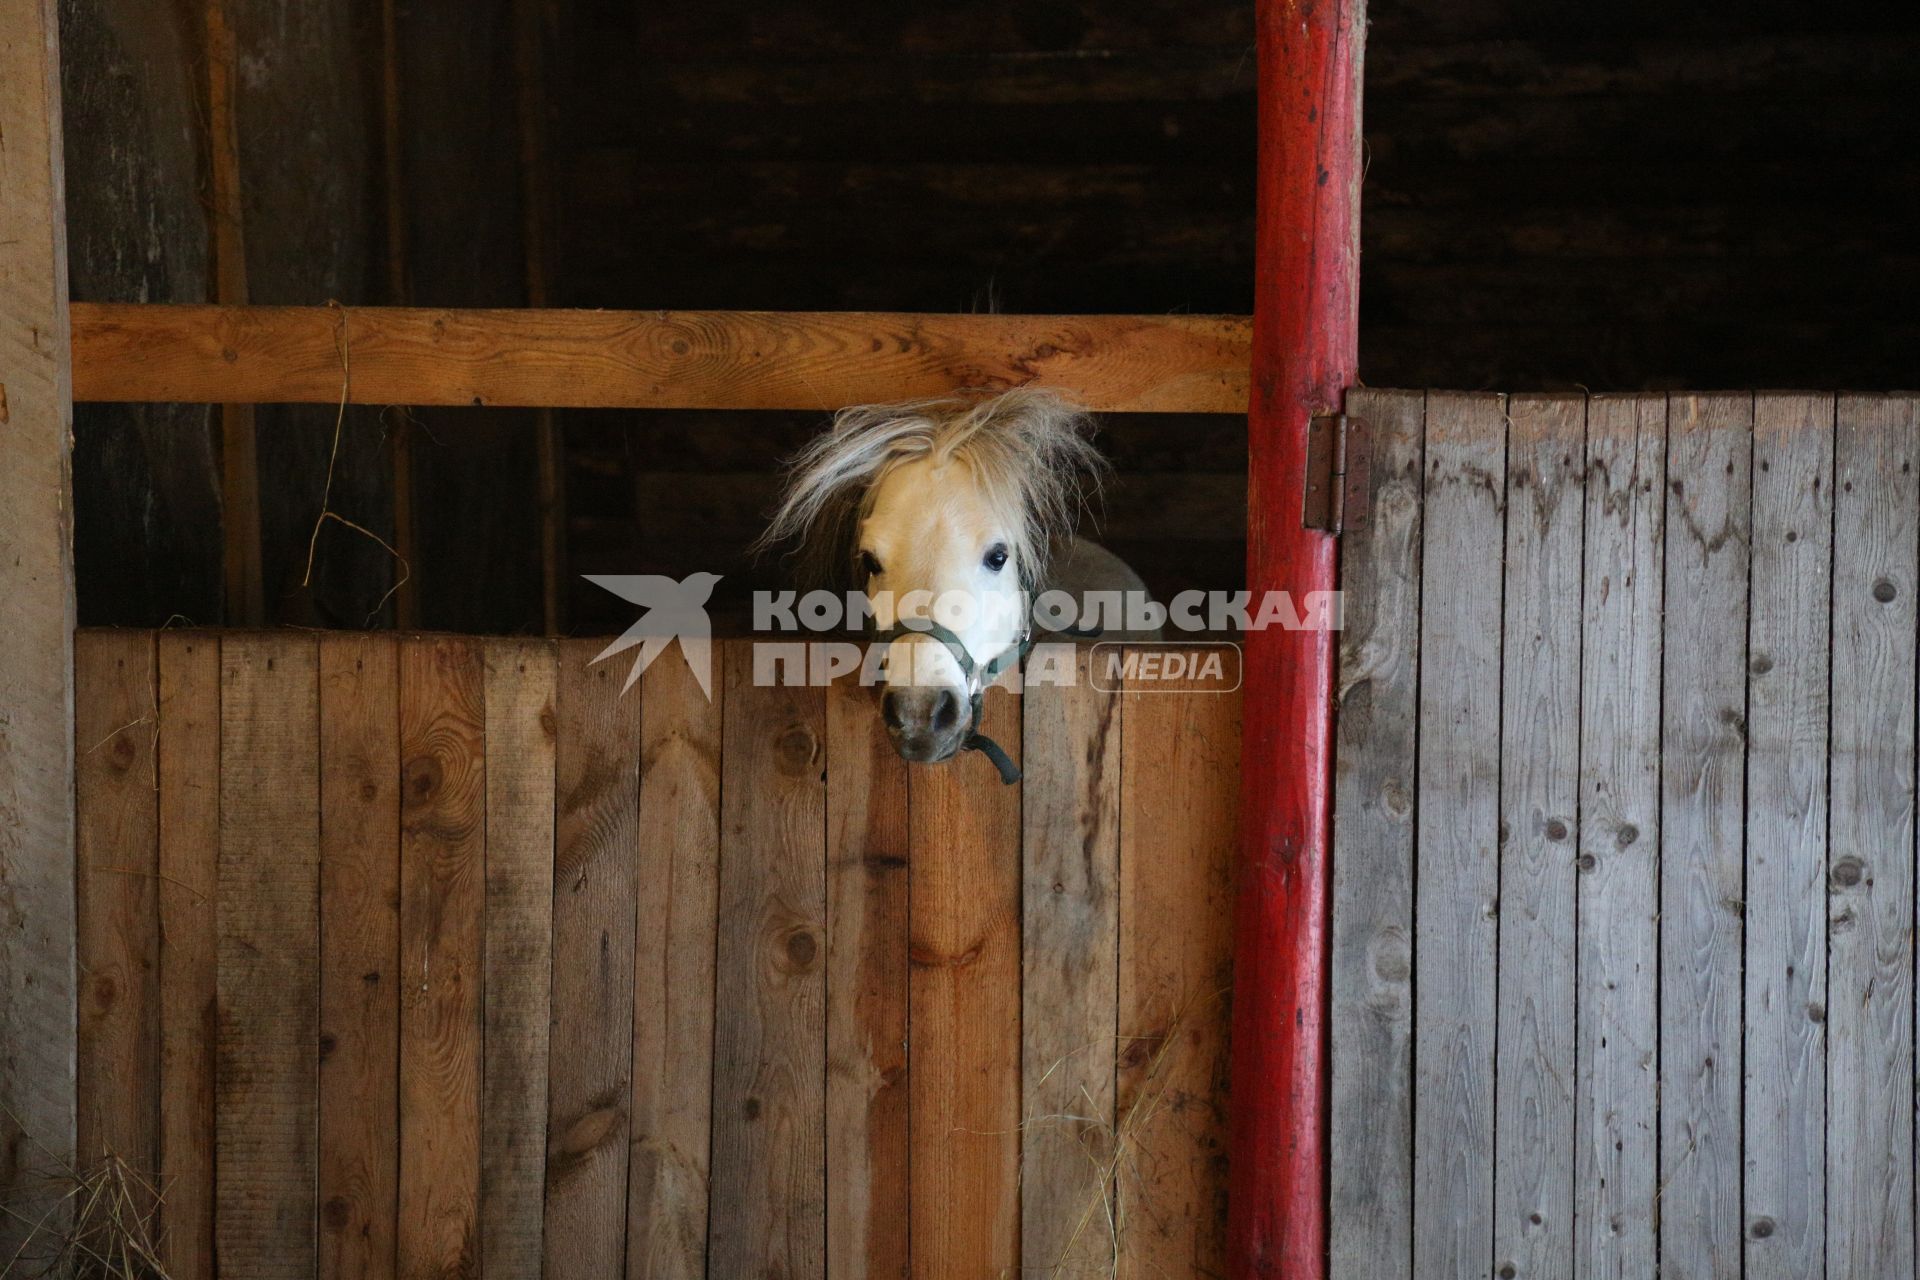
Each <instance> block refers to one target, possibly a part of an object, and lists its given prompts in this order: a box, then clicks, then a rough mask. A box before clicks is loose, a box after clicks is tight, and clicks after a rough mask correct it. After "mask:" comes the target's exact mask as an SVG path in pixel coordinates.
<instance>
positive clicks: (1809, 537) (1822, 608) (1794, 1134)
mask: <svg viewBox="0 0 1920 1280" xmlns="http://www.w3.org/2000/svg"><path fill="white" fill-rule="evenodd" d="M1833 407H1834V406H1833V397H1832V396H1793V395H1762V396H1757V397H1756V398H1755V400H1754V406H1753V544H1752V547H1751V548H1750V551H1749V554H1750V555H1751V557H1752V561H1751V568H1750V573H1749V580H1748V581H1749V585H1748V591H1749V593H1750V599H1749V601H1748V612H1749V614H1750V615H1751V618H1750V621H1749V622H1748V625H1747V643H1748V645H1749V647H1750V650H1751V652H1750V654H1749V657H1748V661H1747V779H1746V788H1747V815H1746V816H1747V869H1746V877H1747V880H1746V894H1745V900H1746V922H1747V929H1746V936H1747V956H1746V998H1745V1016H1744V1034H1745V1046H1744V1052H1743V1053H1742V1055H1741V1061H1742V1065H1743V1069H1744V1073H1745V1075H1744V1089H1743V1090H1742V1098H1743V1106H1744V1109H1745V1119H1744V1125H1745V1128H1744V1137H1743V1141H1742V1150H1743V1153H1744V1159H1745V1162H1746V1165H1745V1178H1744V1183H1743V1185H1744V1187H1745V1193H1744V1194H1745V1199H1746V1205H1745V1222H1746V1233H1747V1236H1746V1239H1747V1243H1746V1254H1747V1256H1746V1275H1747V1277H1748V1280H1763V1278H1766V1277H1778V1278H1779V1280H1788V1278H1789V1277H1800V1276H1811V1275H1816V1274H1818V1273H1819V1271H1820V1269H1821V1267H1822V1265H1823V1263H1824V1260H1825V1255H1826V1235H1825V1217H1826V1128H1827V1105H1826V1103H1827V1100H1826V1071H1827V1041H1826V1027H1825V1022H1826V1016H1827V1009H1826V1003H1827V903H1826V880H1827V759H1826V756H1827V679H1828V666H1827V652H1828V639H1829V634H1830V630H1829V629H1830V627H1831V623H1832V603H1833V601H1832V590H1831V569H1832V561H1833V541H1832V534H1833V504H1832V495H1833Z"/></svg>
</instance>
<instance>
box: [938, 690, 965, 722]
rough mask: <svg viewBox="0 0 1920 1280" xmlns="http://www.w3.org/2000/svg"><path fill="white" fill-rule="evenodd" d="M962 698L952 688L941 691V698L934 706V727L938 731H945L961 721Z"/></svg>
mask: <svg viewBox="0 0 1920 1280" xmlns="http://www.w3.org/2000/svg"><path fill="white" fill-rule="evenodd" d="M959 719H960V699H959V698H958V697H956V696H954V692H953V690H951V689H942V690H941V691H940V700H939V701H938V702H936V703H935V704H934V707H933V727H934V731H935V732H937V733H945V732H946V731H947V730H949V729H951V728H953V726H954V725H955V724H956V723H958V722H959Z"/></svg>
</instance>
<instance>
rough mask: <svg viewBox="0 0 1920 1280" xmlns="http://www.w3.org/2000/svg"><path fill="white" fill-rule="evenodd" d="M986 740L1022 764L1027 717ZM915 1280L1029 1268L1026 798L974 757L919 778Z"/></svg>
mask: <svg viewBox="0 0 1920 1280" xmlns="http://www.w3.org/2000/svg"><path fill="white" fill-rule="evenodd" d="M980 730H981V732H982V733H985V734H987V735H988V736H989V737H991V738H993V739H994V740H995V741H997V742H998V743H1000V745H1001V746H1002V747H1004V748H1006V751H1007V754H1008V755H1010V756H1012V757H1013V759H1014V761H1015V762H1016V763H1018V762H1019V760H1020V758H1021V754H1022V753H1021V747H1020V717H1019V707H1018V706H1017V705H1015V703H1014V702H1013V700H1012V699H1011V698H1010V697H1009V696H1008V695H1007V694H1006V693H1005V692H1004V691H995V690H988V696H987V700H986V710H985V715H984V717H983V719H982V721H981V726H980ZM907 786H908V793H909V805H910V809H909V829H910V831H911V842H910V843H911V849H910V852H909V854H908V858H909V861H910V862H911V864H912V865H911V868H910V872H909V874H910V875H911V876H912V889H911V897H912V902H911V906H910V908H909V909H910V912H911V934H910V937H911V941H910V943H909V947H910V951H909V958H910V960H911V963H912V967H913V971H912V978H911V982H910V990H909V997H908V999H909V1007H910V1008H911V1010H912V1018H913V1028H912V1043H911V1044H910V1046H909V1052H910V1059H909V1073H908V1090H909V1093H910V1094H911V1104H910V1109H911V1120H910V1122H909V1123H910V1126H911V1132H912V1135H913V1161H912V1163H913V1168H912V1171H911V1190H910V1197H911V1199H910V1203H911V1214H912V1221H911V1224H910V1227H909V1230H910V1233H911V1246H912V1254H913V1274H914V1275H915V1276H932V1277H954V1278H955V1280H962V1278H965V1277H974V1276H983V1275H997V1274H999V1273H1000V1271H1001V1269H1002V1268H1009V1267H1017V1266H1018V1265H1019V1262H1020V1129H1019V1126H1020V796H1021V792H1020V789H1019V788H1016V787H1009V786H1004V785H1002V784H1001V782H1000V778H999V775H997V774H996V773H995V772H994V771H993V769H992V768H991V767H990V766H989V765H988V764H987V762H986V761H985V760H983V759H981V758H979V757H977V756H974V755H971V754H968V755H963V756H961V757H960V758H959V759H957V760H952V761H948V762H947V763H946V764H944V765H940V766H938V767H935V768H931V769H916V770H913V771H911V772H910V773H909V775H908V782H907Z"/></svg>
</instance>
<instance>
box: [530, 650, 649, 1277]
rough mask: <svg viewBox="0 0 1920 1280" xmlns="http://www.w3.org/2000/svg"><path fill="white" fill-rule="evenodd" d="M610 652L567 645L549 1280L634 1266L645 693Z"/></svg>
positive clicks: (557, 865) (558, 762)
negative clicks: (631, 1139) (631, 1201)
mask: <svg viewBox="0 0 1920 1280" xmlns="http://www.w3.org/2000/svg"><path fill="white" fill-rule="evenodd" d="M602 647H604V646H602V645H601V644H599V643H597V642H595V641H566V642H563V643H562V644H561V645H560V646H559V662H560V668H559V678H558V693H559V697H558V706H559V716H560V725H561V729H560V740H559V743H558V746H557V752H556V759H555V765H554V768H555V779H554V795H555V798H556V801H557V810H556V812H557V813H558V815H559V816H558V824H557V827H556V829H555V833H554V869H553V1033H552V1038H551V1043H550V1062H549V1065H548V1073H547V1080H548V1084H547V1088H548V1095H549V1098H550V1103H549V1110H548V1118H547V1204H546V1227H545V1230H546V1265H547V1275H548V1276H549V1277H550V1278H551V1280H565V1278H567V1277H574V1276H579V1277H588V1278H590V1280H603V1278H604V1277H607V1276H617V1275H619V1274H620V1273H621V1270H622V1269H623V1268H624V1266H625V1265H626V1238H627V1167H628V1151H627V1145H628V1132H629V1130H628V1115H629V1108H630V1107H631V1106H632V1104H633V1085H632V1074H631V1073H632V1070H633V1017H634V1012H633V982H634V959H633V948H634V921H635V909H636V904H635V898H634V888H635V886H634V870H635V866H634V864H635V862H636V859H637V854H638V849H639V843H640V832H639V813H640V704H641V701H642V698H641V692H640V691H635V692H629V693H627V694H625V695H624V696H623V695H622V694H621V692H620V690H621V684H622V682H623V681H624V680H625V678H626V674H627V673H626V666H625V663H624V662H619V661H614V662H603V663H599V664H597V665H595V664H594V663H593V658H594V655H595V654H597V653H598V652H600V650H601V648H602Z"/></svg>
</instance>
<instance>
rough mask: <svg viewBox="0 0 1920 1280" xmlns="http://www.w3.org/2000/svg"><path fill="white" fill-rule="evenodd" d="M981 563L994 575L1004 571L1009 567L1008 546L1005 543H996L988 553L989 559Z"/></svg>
mask: <svg viewBox="0 0 1920 1280" xmlns="http://www.w3.org/2000/svg"><path fill="white" fill-rule="evenodd" d="M980 563H982V564H984V565H986V566H987V568H988V570H989V571H991V572H993V573H998V572H1000V571H1001V570H1002V569H1004V568H1006V567H1007V544H1006V543H1004V542H997V543H995V544H994V545H993V548H992V549H991V550H990V551H988V552H987V558H986V559H985V560H982V561H981V562H980Z"/></svg>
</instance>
